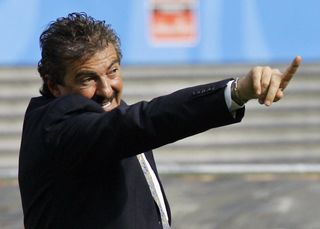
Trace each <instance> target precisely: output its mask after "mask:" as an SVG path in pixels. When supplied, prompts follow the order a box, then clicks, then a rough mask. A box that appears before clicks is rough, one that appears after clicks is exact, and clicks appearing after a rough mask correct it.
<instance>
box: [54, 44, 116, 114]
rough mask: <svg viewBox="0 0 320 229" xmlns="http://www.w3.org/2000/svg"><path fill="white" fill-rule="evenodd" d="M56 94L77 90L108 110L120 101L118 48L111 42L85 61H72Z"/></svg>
mask: <svg viewBox="0 0 320 229" xmlns="http://www.w3.org/2000/svg"><path fill="white" fill-rule="evenodd" d="M56 88H57V91H55V92H54V93H53V94H54V95H55V96H61V95H66V94H69V93H78V94H81V95H83V96H84V97H86V98H89V99H92V100H94V101H96V102H97V103H99V104H100V105H101V106H102V108H103V109H104V110H105V111H110V110H112V109H114V108H116V107H117V106H119V105H120V101H121V95H122V94H121V93H122V77H121V72H120V63H119V58H118V56H117V53H116V50H115V49H114V47H113V45H111V44H109V45H108V46H107V47H106V48H105V49H104V50H102V51H98V52H97V53H95V54H94V55H93V56H92V57H90V58H89V59H88V60H86V61H85V62H80V61H79V62H75V63H73V64H71V65H70V66H69V67H68V68H67V71H66V75H65V77H64V85H57V87H56Z"/></svg>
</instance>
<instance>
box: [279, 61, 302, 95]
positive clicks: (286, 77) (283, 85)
mask: <svg viewBox="0 0 320 229" xmlns="http://www.w3.org/2000/svg"><path fill="white" fill-rule="evenodd" d="M300 64H301V57H300V56H296V58H294V60H293V61H292V62H291V64H290V66H289V67H288V68H287V69H286V71H285V73H284V74H283V78H282V80H281V85H280V88H281V89H282V90H283V89H285V88H286V87H287V85H288V83H289V82H290V80H291V79H292V77H293V75H294V74H295V73H296V72H297V70H298V68H299V66H300Z"/></svg>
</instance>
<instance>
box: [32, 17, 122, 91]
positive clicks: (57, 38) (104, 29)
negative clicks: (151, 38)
mask: <svg viewBox="0 0 320 229" xmlns="http://www.w3.org/2000/svg"><path fill="white" fill-rule="evenodd" d="M108 44H112V45H113V46H114V48H115V50H116V52H117V55H118V58H119V61H120V60H121V58H122V54H121V48H120V39H119V37H118V36H117V34H116V33H115V31H114V30H113V29H112V28H111V26H110V25H109V24H106V23H105V21H99V20H96V19H94V18H93V17H90V16H88V15H87V14H86V13H71V14H69V15H68V16H67V17H61V18H58V19H57V20H56V21H54V22H52V23H51V24H49V26H48V27H47V29H45V30H44V31H43V32H42V34H41V36H40V48H41V60H40V61H39V63H38V72H39V73H40V76H41V78H42V80H43V84H42V87H41V89H40V93H41V94H42V95H44V96H49V97H52V96H53V95H52V93H51V92H50V90H49V87H48V81H49V80H50V81H51V82H52V83H54V84H60V85H64V75H65V73H66V70H67V66H68V65H69V64H72V63H73V62H75V61H85V60H87V59H88V58H90V57H91V56H93V55H94V54H95V53H96V52H97V51H100V50H103V49H104V48H106V47H107V45H108Z"/></svg>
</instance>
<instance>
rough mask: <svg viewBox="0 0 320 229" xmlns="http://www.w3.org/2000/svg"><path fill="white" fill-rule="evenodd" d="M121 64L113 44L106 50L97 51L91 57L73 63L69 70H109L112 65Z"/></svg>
mask: <svg viewBox="0 0 320 229" xmlns="http://www.w3.org/2000/svg"><path fill="white" fill-rule="evenodd" d="M119 62H120V61H119V57H118V55H117V52H116V50H115V48H114V47H113V45H112V44H109V45H108V46H107V47H105V48H104V49H101V50H97V51H96V52H95V53H93V54H92V55H90V56H87V57H84V58H81V59H78V60H76V61H73V62H72V63H70V65H69V67H68V68H69V70H71V71H78V70H81V69H82V68H84V69H86V68H95V67H100V68H101V67H104V68H109V67H110V66H111V65H113V64H115V63H119Z"/></svg>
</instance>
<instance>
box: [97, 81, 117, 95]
mask: <svg viewBox="0 0 320 229" xmlns="http://www.w3.org/2000/svg"><path fill="white" fill-rule="evenodd" d="M96 94H98V95H100V96H104V97H107V98H110V97H112V96H113V89H112V86H111V82H110V80H109V79H108V78H107V77H103V78H102V79H100V80H99V81H98V82H97V90H96Z"/></svg>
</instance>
